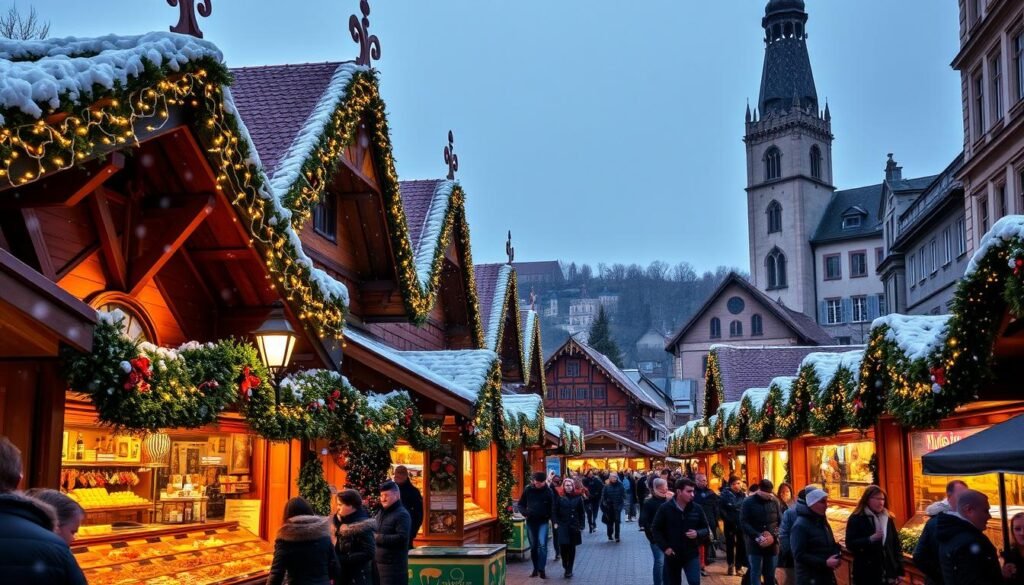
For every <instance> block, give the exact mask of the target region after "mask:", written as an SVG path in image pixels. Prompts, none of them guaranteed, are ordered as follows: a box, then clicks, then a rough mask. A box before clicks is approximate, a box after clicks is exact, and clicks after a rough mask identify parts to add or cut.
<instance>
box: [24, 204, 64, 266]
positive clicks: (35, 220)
mask: <svg viewBox="0 0 1024 585" xmlns="http://www.w3.org/2000/svg"><path fill="white" fill-rule="evenodd" d="M21 216H22V218H23V219H24V220H25V230H26V231H27V232H28V237H29V241H30V242H31V243H32V250H33V251H34V253H35V256H36V263H37V264H38V268H39V272H40V273H42V275H43V276H45V277H46V278H47V279H49V280H52V281H56V280H57V271H56V270H55V269H54V268H53V260H52V259H51V258H50V252H49V250H47V248H46V238H45V237H44V236H43V226H42V224H41V223H40V222H39V216H37V215H36V212H35V210H34V209H22V210H21Z"/></svg>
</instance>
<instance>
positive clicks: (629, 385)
mask: <svg viewBox="0 0 1024 585" xmlns="http://www.w3.org/2000/svg"><path fill="white" fill-rule="evenodd" d="M571 347H576V348H578V349H579V350H580V352H582V353H583V354H584V355H585V356H587V358H588V359H589V360H590V362H591V363H592V364H594V365H596V366H597V367H598V368H600V369H601V370H602V371H603V372H604V374H605V375H606V376H608V378H610V379H611V380H612V382H614V383H615V385H616V386H618V387H619V389H620V390H622V391H623V392H625V393H626V394H628V395H630V396H632V397H633V398H634V399H636V401H637V402H639V403H641V404H643V405H644V406H647V407H648V408H653V409H655V410H659V411H664V410H665V409H666V408H667V407H666V406H665V404H663V403H662V401H660V400H656V399H654V398H653V397H651V396H650V395H649V394H648V393H647V392H646V391H644V390H643V389H642V388H641V387H640V386H639V385H638V384H637V383H636V382H634V381H633V380H631V379H630V378H629V376H627V375H626V374H625V372H623V371H622V370H620V369H619V367H618V366H616V365H615V364H614V363H612V360H610V359H608V357H607V356H605V355H604V354H603V353H601V352H599V351H597V350H596V349H594V348H592V347H590V346H589V345H587V344H586V343H584V342H583V341H581V340H580V339H578V338H577V337H570V338H569V339H567V340H566V341H565V343H563V344H562V347H560V348H558V350H556V351H555V352H554V353H553V354H551V357H549V358H548V360H547V362H546V363H545V365H544V368H545V369H547V368H548V367H550V366H551V365H552V364H553V363H554V362H555V360H557V359H558V358H559V357H560V356H561V355H562V353H564V352H565V351H566V350H568V349H569V348H571Z"/></svg>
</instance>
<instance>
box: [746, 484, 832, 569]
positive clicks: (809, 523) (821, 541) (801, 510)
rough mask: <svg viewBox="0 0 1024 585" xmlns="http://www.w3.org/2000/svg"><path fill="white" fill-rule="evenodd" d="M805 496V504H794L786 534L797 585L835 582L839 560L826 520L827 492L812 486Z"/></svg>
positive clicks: (830, 529) (830, 528)
mask: <svg viewBox="0 0 1024 585" xmlns="http://www.w3.org/2000/svg"><path fill="white" fill-rule="evenodd" d="M804 499H805V500H806V501H807V504H806V505H805V504H801V503H797V505H796V513H797V519H796V522H795V523H794V524H793V529H792V530H791V531H790V534H789V545H790V547H791V548H792V549H793V561H794V564H795V565H796V585H835V583H836V575H835V572H836V569H838V568H839V565H840V563H842V559H841V557H840V556H839V545H837V544H836V539H835V537H834V536H833V535H832V527H831V526H829V524H828V520H826V519H825V510H827V509H828V494H827V493H825V492H824V491H822V490H820V489H813V490H811V491H809V492H807V495H806V496H805V498H804ZM751 582H753V580H751Z"/></svg>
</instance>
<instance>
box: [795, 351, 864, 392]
mask: <svg viewBox="0 0 1024 585" xmlns="http://www.w3.org/2000/svg"><path fill="white" fill-rule="evenodd" d="M863 359H864V350H862V349H859V350H855V351H847V352H843V353H825V352H818V353H812V354H810V355H808V356H807V357H805V358H804V361H803V363H801V364H800V369H803V368H805V367H810V368H813V369H814V373H815V374H816V375H817V376H818V383H819V384H820V385H821V387H822V388H824V387H825V386H828V385H829V384H830V383H831V382H832V379H833V378H835V375H836V372H838V371H839V368H840V367H844V368H846V369H847V370H849V371H850V372H852V373H853V379H854V380H857V379H858V377H859V376H860V362H861V361H862V360H863Z"/></svg>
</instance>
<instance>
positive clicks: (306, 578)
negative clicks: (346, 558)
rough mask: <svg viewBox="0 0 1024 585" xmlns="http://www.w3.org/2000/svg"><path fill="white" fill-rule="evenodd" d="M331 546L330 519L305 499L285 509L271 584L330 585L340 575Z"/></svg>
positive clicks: (269, 582)
mask: <svg viewBox="0 0 1024 585" xmlns="http://www.w3.org/2000/svg"><path fill="white" fill-rule="evenodd" d="M339 573H340V572H339V570H338V557H337V556H336V555H335V554H334V547H333V546H331V519H330V518H327V517H324V516H317V515H316V514H314V513H313V508H311V507H310V505H309V504H308V503H307V502H306V500H304V499H302V498H292V499H290V500H288V504H287V505H285V507H284V525H283V526H281V529H280V530H278V531H277V540H275V541H274V562H273V563H272V564H271V565H270V577H268V578H267V583H268V585H281V584H282V583H288V585H331V581H332V580H336V579H337V578H338V576H339Z"/></svg>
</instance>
